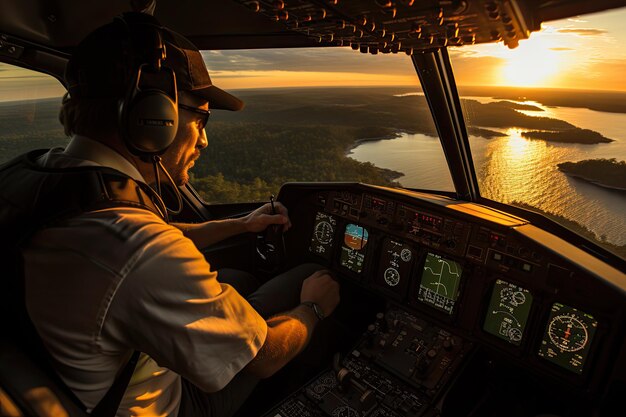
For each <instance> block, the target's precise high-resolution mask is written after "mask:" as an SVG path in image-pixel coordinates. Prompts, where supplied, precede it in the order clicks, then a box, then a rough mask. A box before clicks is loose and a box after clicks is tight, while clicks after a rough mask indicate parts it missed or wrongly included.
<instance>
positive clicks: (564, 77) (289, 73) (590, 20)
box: [0, 8, 626, 101]
mask: <svg viewBox="0 0 626 417" xmlns="http://www.w3.org/2000/svg"><path fill="white" fill-rule="evenodd" d="M624 22H626V9H624V8H622V9H620V10H614V11H609V12H603V13H596V14H592V15H585V16H582V17H578V18H572V19H567V20H560V21H554V22H547V23H544V24H543V25H542V30H541V31H540V32H534V33H532V34H531V36H530V39H528V40H524V41H521V42H520V46H519V47H518V48H516V49H514V50H509V49H508V48H507V47H505V46H504V45H503V44H502V43H497V44H486V45H475V46H468V47H461V48H452V49H450V55H451V57H452V65H453V67H454V70H455V77H456V81H457V84H458V85H460V86H463V85H497V86H528V87H553V88H580V89H602V90H620V91H626V77H625V76H624V74H626V49H625V48H624V47H623V45H624V44H625V43H626V25H624ZM203 55H204V57H205V60H206V62H207V65H208V67H209V70H210V71H211V76H212V79H213V81H214V82H215V83H216V84H217V85H219V86H220V87H222V88H226V89H238V88H267V87H292V86H330V85H335V86H338V85H352V86H356V85H415V84H416V83H417V82H418V81H417V76H416V75H415V71H414V69H413V66H412V64H411V62H410V59H408V57H407V56H406V55H404V54H398V55H393V54H387V55H382V54H379V55H375V56H372V55H369V54H361V53H359V52H355V51H353V50H352V49H350V48H313V49H289V50H249V51H204V52H203ZM62 93H63V89H62V87H61V86H60V84H59V83H58V82H57V81H55V80H53V79H51V77H48V76H43V75H40V74H38V73H35V72H31V71H26V70H22V69H18V68H15V67H12V66H9V65H6V64H0V101H7V100H17V99H29V98H40V97H53V96H60V95H61V94H62Z"/></svg>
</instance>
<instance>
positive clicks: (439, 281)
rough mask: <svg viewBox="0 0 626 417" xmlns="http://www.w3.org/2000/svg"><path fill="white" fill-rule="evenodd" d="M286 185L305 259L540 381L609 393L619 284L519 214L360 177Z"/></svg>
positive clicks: (619, 335)
mask: <svg viewBox="0 0 626 417" xmlns="http://www.w3.org/2000/svg"><path fill="white" fill-rule="evenodd" d="M292 187H295V188H294V189H290V186H289V185H287V186H285V187H284V189H283V190H281V196H280V198H281V200H283V201H284V202H285V204H286V205H287V206H288V207H289V208H290V213H294V212H297V213H299V214H298V216H299V217H298V221H297V224H298V227H300V230H299V233H298V234H299V235H305V236H307V243H306V244H307V245H308V248H307V249H306V250H304V251H303V252H305V253H306V256H305V257H306V258H307V260H309V261H315V262H318V263H322V264H324V265H326V266H327V267H329V268H331V269H332V270H334V271H335V272H336V273H337V275H338V276H339V277H340V278H341V279H346V280H350V281H351V282H353V283H356V284H357V285H359V286H360V287H361V288H363V289H364V290H365V291H368V292H371V293H375V294H377V295H379V296H380V297H382V298H384V299H385V300H387V301H388V302H389V303H390V304H389V305H393V306H394V307H397V308H401V309H403V310H404V311H406V312H407V313H408V314H414V315H415V316H416V317H418V318H419V319H420V320H426V321H428V322H429V323H432V324H433V325H437V326H441V328H443V329H445V330H446V331H450V332H453V333H454V334H456V335H458V336H459V337H461V338H463V340H465V341H466V343H474V344H475V346H476V349H480V350H484V351H488V352H495V353H496V354H497V355H498V356H501V355H504V357H505V358H506V360H507V361H510V362H512V363H514V364H516V366H519V367H520V368H523V369H524V370H525V371H528V370H531V372H533V373H534V374H535V375H536V376H537V377H539V378H544V377H545V378H548V379H550V380H553V381H555V383H558V384H565V385H566V386H569V387H572V388H573V389H578V390H580V392H581V393H582V394H581V395H582V396H587V395H589V396H590V395H592V394H591V393H592V392H593V393H594V395H597V393H598V391H602V390H603V389H606V386H607V384H608V382H607V381H609V380H610V377H609V375H610V373H611V371H612V369H611V367H612V366H613V364H614V362H615V360H616V356H615V355H616V352H617V351H618V350H619V347H620V346H623V344H624V334H623V329H621V328H618V327H617V326H614V325H612V320H613V319H612V315H613V314H615V313H616V312H617V313H616V314H617V315H623V314H624V311H623V310H624V309H623V306H624V305H625V304H624V303H623V301H624V300H623V297H624V294H623V291H616V290H615V289H614V288H609V286H608V285H607V283H606V282H605V281H603V280H602V279H601V278H600V277H597V276H594V274H592V273H589V272H588V271H585V270H584V269H583V268H581V265H577V264H575V263H572V262H571V259H570V258H568V257H567V256H565V254H562V253H560V252H559V251H560V250H561V249H559V248H554V247H546V246H543V244H542V242H538V241H534V240H533V239H529V238H528V237H527V236H525V235H524V233H521V232H518V231H522V230H525V229H526V228H528V227H529V225H528V222H527V221H526V220H524V219H520V218H517V217H515V216H511V215H507V214H505V213H501V212H497V211H493V210H490V209H488V208H485V207H481V206H478V205H470V204H468V203H463V202H456V201H454V200H449V199H446V198H439V197H435V196H430V195H428V194H411V193H408V192H398V191H393V190H387V189H381V188H379V187H370V186H364V185H361V184H358V185H353V186H351V187H347V188H348V190H347V189H346V188H343V189H341V188H339V187H337V186H329V188H328V189H320V187H319V186H317V187H311V189H307V188H306V187H305V188H304V189H298V185H293V186H292ZM338 188H339V189H338ZM291 194H293V195H291ZM290 200H291V201H293V202H294V204H295V206H294V205H290V204H291V202H290ZM296 201H297V203H295V202H296ZM292 216H293V214H292ZM300 216H301V217H300ZM292 220H293V219H292ZM295 223H296V222H295ZM295 223H294V224H295ZM290 246H293V247H294V248H296V247H298V245H297V244H296V243H295V242H294V244H293V245H290ZM617 273H619V271H617ZM590 291H591V292H592V293H593V294H594V297H589V296H588V294H589V292H590Z"/></svg>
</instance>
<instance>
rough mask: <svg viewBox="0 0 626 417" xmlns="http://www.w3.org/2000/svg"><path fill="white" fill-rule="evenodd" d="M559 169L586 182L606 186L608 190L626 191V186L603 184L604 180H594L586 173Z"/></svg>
mask: <svg viewBox="0 0 626 417" xmlns="http://www.w3.org/2000/svg"><path fill="white" fill-rule="evenodd" d="M559 170H560V171H561V172H563V173H564V174H565V175H567V176H570V177H572V178H577V179H579V180H582V181H585V182H587V183H589V184H593V185H596V186H598V187H602V188H605V189H607V190H613V191H618V192H622V193H625V192H626V187H617V186H614V185H608V184H603V183H602V182H600V181H598V180H594V179H591V178H589V177H585V176H584V175H581V174H574V173H572V172H569V171H565V170H563V169H561V168H559Z"/></svg>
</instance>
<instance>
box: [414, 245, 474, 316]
mask: <svg viewBox="0 0 626 417" xmlns="http://www.w3.org/2000/svg"><path fill="white" fill-rule="evenodd" d="M462 272H463V269H462V268H461V265H459V263H458V262H455V261H451V260H449V259H446V258H442V257H441V256H439V255H435V254H433V253H428V255H426V262H425V263H424V269H423V270H422V278H421V281H420V286H419V293H418V295H417V299H418V300H419V301H421V302H423V303H425V304H429V305H431V306H433V307H435V308H436V309H438V310H441V311H445V312H446V313H448V314H452V311H453V309H454V304H455V303H456V300H457V298H459V285H460V283H461V274H462Z"/></svg>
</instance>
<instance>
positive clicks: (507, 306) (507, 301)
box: [483, 279, 533, 346]
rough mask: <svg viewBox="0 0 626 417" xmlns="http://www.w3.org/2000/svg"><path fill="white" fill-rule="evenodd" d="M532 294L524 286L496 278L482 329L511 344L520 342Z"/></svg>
mask: <svg viewBox="0 0 626 417" xmlns="http://www.w3.org/2000/svg"><path fill="white" fill-rule="evenodd" d="M532 304H533V296H532V294H531V293H530V291H528V290H527V289H525V288H522V287H518V286H517V285H515V284H511V283H509V282H506V281H502V280H500V279H498V280H496V283H495V285H494V286H493V292H492V293H491V300H490V301H489V309H488V310H487V317H485V324H484V326H483V329H485V331H486V332H488V333H491V334H492V335H494V336H497V337H499V338H500V339H503V340H506V341H507V342H509V343H511V344H512V345H515V346H519V345H521V344H522V337H523V336H524V329H525V328H526V322H527V320H528V315H529V314H530V307H531V306H532Z"/></svg>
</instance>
